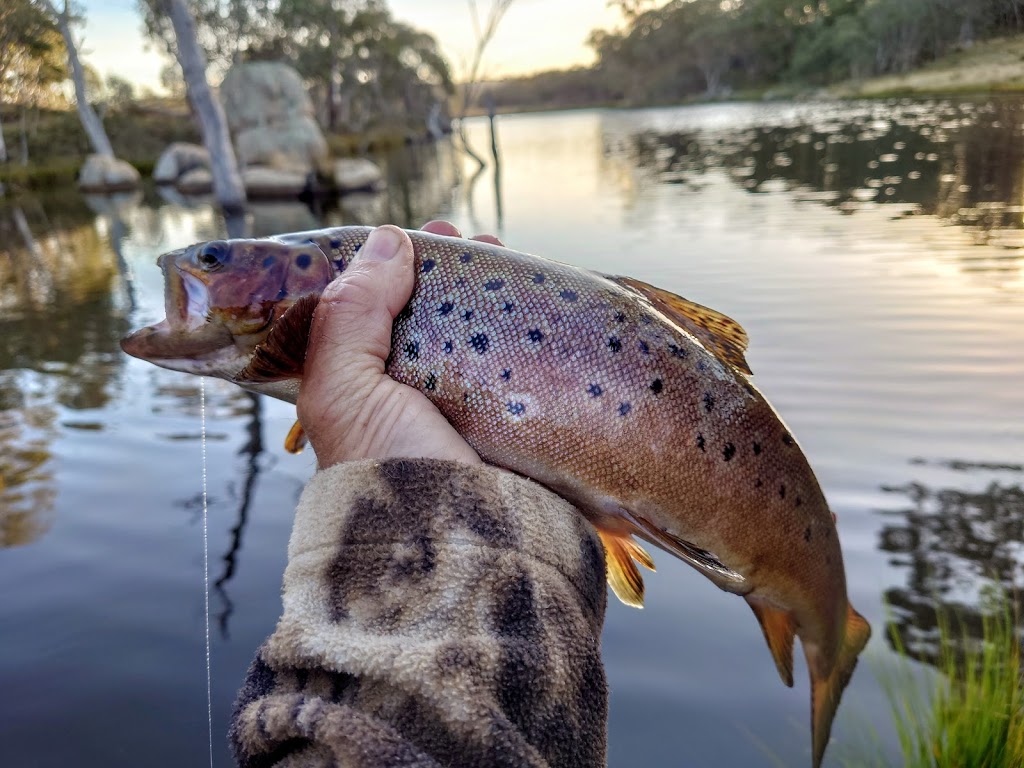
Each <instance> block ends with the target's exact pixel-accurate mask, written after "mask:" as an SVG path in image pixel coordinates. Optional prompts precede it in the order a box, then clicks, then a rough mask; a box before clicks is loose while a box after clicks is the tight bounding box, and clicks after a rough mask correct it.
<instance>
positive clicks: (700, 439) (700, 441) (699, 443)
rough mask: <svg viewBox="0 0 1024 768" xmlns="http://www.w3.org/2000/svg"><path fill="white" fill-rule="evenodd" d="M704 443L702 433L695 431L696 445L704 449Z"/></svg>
mask: <svg viewBox="0 0 1024 768" xmlns="http://www.w3.org/2000/svg"><path fill="white" fill-rule="evenodd" d="M705 445H706V443H705V442H704V435H702V434H700V433H699V432H698V433H697V447H698V448H700V449H701V450H702V451H706V450H707V448H705V447H704V446H705Z"/></svg>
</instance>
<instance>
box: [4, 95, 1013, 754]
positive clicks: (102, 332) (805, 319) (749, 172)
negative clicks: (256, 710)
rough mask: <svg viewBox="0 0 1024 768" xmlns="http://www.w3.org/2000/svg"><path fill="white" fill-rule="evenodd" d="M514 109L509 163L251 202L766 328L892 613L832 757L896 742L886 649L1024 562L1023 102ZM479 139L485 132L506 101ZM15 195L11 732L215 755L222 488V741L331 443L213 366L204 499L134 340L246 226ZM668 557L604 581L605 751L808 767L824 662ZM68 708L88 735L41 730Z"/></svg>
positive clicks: (858, 571) (782, 404)
mask: <svg viewBox="0 0 1024 768" xmlns="http://www.w3.org/2000/svg"><path fill="white" fill-rule="evenodd" d="M499 127H500V141H501V148H502V160H503V162H502V166H501V172H500V174H499V175H498V177H497V178H496V177H495V174H494V173H493V172H492V171H491V170H488V171H486V172H485V173H483V174H482V175H479V176H474V171H475V168H474V167H472V166H471V164H469V163H468V162H460V161H459V159H458V158H457V156H455V155H454V154H453V153H452V152H451V151H450V149H447V148H440V149H439V150H438V151H430V150H429V149H427V150H422V149H421V150H415V151H410V153H408V154H404V155H400V156H396V157H393V158H391V161H390V163H389V166H388V174H389V191H388V193H387V194H385V195H380V196H362V197H354V198H351V199H349V198H346V200H345V201H342V204H341V206H340V207H338V208H335V209H332V210H326V211H319V212H317V213H315V214H314V213H313V212H312V211H310V210H309V209H307V208H305V207H304V206H301V205H297V204H294V205H292V204H273V205H270V204H267V205H262V206H258V207H256V208H254V211H253V213H252V215H251V217H250V220H249V222H248V225H249V226H250V228H251V231H253V232H254V233H257V234H269V233H273V232H280V231H283V230H287V229H291V230H297V229H304V228H308V227H311V226H316V225H317V224H318V222H321V221H323V222H327V223H329V224H332V225H336V224H342V223H370V224H377V223H384V222H388V221H393V222H397V223H399V224H402V225H406V226H416V225H418V224H420V223H422V222H424V221H426V220H427V219H429V218H433V217H442V218H450V219H452V220H453V221H455V222H456V223H457V224H458V225H459V226H461V227H463V228H464V231H466V232H467V233H469V234H472V233H476V232H500V234H501V235H502V236H503V238H504V239H505V241H506V242H507V243H508V244H509V245H510V246H512V247H514V248H518V249H521V250H527V251H533V252H537V253H540V254H543V255H545V256H549V257H551V258H555V259H559V260H562V261H567V262H572V263H575V264H580V265H582V266H586V267H589V268H592V269H596V270H599V271H602V272H607V273H613V274H629V275H633V276H635V277H638V278H640V279H642V280H645V281H648V282H651V283H655V284H657V285H659V286H662V287H664V288H666V289H669V290H672V291H674V292H677V293H679V294H681V295H683V296H686V297H688V298H690V299H693V300H695V301H698V302H700V303H703V304H707V305H710V306H712V307H715V308H716V309H719V310H721V311H723V312H726V313H727V314H729V315H731V316H733V317H734V318H736V319H737V320H738V321H740V322H741V323H742V324H743V325H744V327H745V328H746V329H747V331H748V333H749V335H750V338H751V348H750V350H749V354H748V359H749V361H750V364H751V367H752V368H753V370H754V372H755V375H756V376H755V381H756V382H757V384H758V386H759V387H760V388H761V389H762V391H764V392H765V394H766V395H767V396H768V397H769V399H770V400H771V401H772V402H773V404H774V405H775V406H776V408H777V409H778V410H779V412H780V413H781V414H782V415H783V416H784V418H785V419H786V421H787V423H788V424H789V425H790V427H791V428H792V430H793V433H794V434H795V435H796V436H797V437H798V439H799V440H800V442H801V444H802V445H803V446H804V448H805V450H806V452H807V453H808V455H809V457H810V459H811V462H812V465H813V466H814V467H815V469H816V471H817V473H818V477H819V479H820V480H821V482H822V485H823V487H824V489H825V491H826V494H827V496H828V498H829V500H830V503H831V505H832V507H833V509H834V511H835V512H836V513H837V514H838V516H839V527H840V534H841V537H842V541H843V544H844V553H845V560H846V567H847V572H848V580H849V590H850V595H851V601H852V602H853V604H854V605H855V606H856V607H857V609H858V610H860V611H861V612H862V613H864V614H865V615H866V616H867V617H868V618H869V619H870V620H871V621H872V623H873V625H874V628H875V633H874V637H873V639H872V642H871V645H870V646H869V650H868V652H867V659H868V660H867V662H866V663H864V664H862V665H861V667H860V668H859V670H858V672H857V674H856V675H855V676H854V679H853V683H852V684H851V687H850V690H849V691H848V693H847V696H846V698H845V700H844V704H843V706H842V708H841V709H840V713H839V718H838V720H837V724H836V729H835V739H836V741H837V743H838V744H839V745H840V746H841V747H842V749H834V750H833V751H832V752H831V753H830V755H829V758H828V760H827V762H828V763H829V764H830V765H833V766H835V765H839V764H841V763H840V755H847V756H849V755H851V754H853V755H856V750H857V749H858V748H865V749H869V748H873V747H871V746H870V744H868V743H867V742H869V741H870V740H872V739H874V740H877V741H878V742H879V743H880V744H881V748H883V749H888V750H889V751H890V754H894V749H895V740H894V735H893V733H892V728H891V725H890V724H889V717H888V710H887V704H886V702H885V697H884V694H883V693H882V691H881V689H880V687H879V685H878V683H877V680H876V679H875V674H877V673H878V672H879V671H884V670H885V669H886V668H888V667H889V666H891V664H892V663H893V655H892V652H891V648H890V645H889V641H888V639H887V638H888V635H889V632H888V629H887V627H891V628H892V629H893V630H894V631H896V632H897V633H898V634H899V636H900V637H901V638H903V641H904V643H905V644H906V645H907V647H908V648H910V649H911V651H912V652H913V653H914V655H915V656H916V657H917V658H920V659H921V660H922V661H923V662H926V663H927V662H929V661H930V660H933V659H934V656H933V654H934V631H935V626H936V613H935V612H936V609H937V608H939V607H949V606H961V607H963V608H964V609H965V610H967V611H968V612H974V614H976V609H977V599H978V595H979V592H980V590H981V589H982V588H983V586H984V585H985V584H986V583H989V582H990V581H992V580H995V581H999V582H1000V583H1002V584H1004V585H1019V584H1020V583H1021V577H1022V575H1024V574H1022V572H1021V567H1022V560H1021V557H1022V551H1024V527H1022V526H1024V523H1022V520H1024V507H1022V498H1024V497H1022V494H1024V491H1022V487H1024V466H1022V465H1024V418H1022V417H1024V388H1022V387H1021V385H1020V382H1021V381H1024V355H1022V354H1021V351H1022V350H1024V220H1022V217H1024V136H1022V133H1024V104H1022V103H1021V102H1020V101H1017V100H1012V99H1007V100H997V101H991V102H989V101H982V102H977V103H971V102H954V101H945V100H940V101H926V102H925V101H922V102H915V101H910V100H905V101H899V102H870V103H869V102H865V103H852V104H813V103H812V104H726V105H714V106H700V107H691V108H676V109H651V110H639V111H581V112H568V113H556V114H547V115H520V116H509V117H505V118H502V119H501V120H500V121H499ZM470 140H471V141H472V142H473V143H474V146H476V147H477V148H484V147H487V146H489V137H488V136H487V133H486V123H485V122H473V123H472V124H471V126H470ZM20 205H21V206H22V209H23V212H24V216H25V217H26V219H27V220H28V222H29V224H30V226H31V227H32V231H33V232H34V233H35V243H34V244H32V243H24V242H23V241H22V240H21V239H20V235H19V234H18V232H17V230H15V229H14V228H12V225H11V224H10V223H9V218H10V217H9V216H8V215H7V214H8V213H9V212H8V211H0V227H3V229H2V230H0V233H2V234H3V236H4V238H3V240H0V242H3V243H5V244H14V245H13V246H11V245H5V246H3V247H4V248H6V250H0V445H2V451H0V480H2V482H0V504H2V505H3V506H2V507H0V545H2V546H3V547H4V549H3V550H0V579H2V580H3V583H5V584H17V585H19V588H18V589H14V590H8V591H7V592H6V593H5V594H4V596H3V597H2V598H0V633H2V636H3V637H4V639H5V651H6V652H5V654H4V655H3V657H2V658H0V686H2V687H3V689H4V691H5V693H6V696H7V698H8V700H10V701H18V702H20V705H19V708H18V710H17V711H15V712H11V713H10V717H5V718H4V721H5V722H4V725H3V726H2V729H3V730H2V733H3V736H4V743H5V750H6V749H7V745H13V749H14V753H13V757H12V758H11V759H12V760H13V761H14V762H13V763H12V764H20V763H24V762H25V760H32V761H34V762H33V763H32V764H34V765H41V766H49V765H54V766H56V765H64V764H66V762H67V761H68V759H70V758H69V755H70V754H71V753H70V752H68V751H67V750H69V749H72V748H73V745H75V744H78V745H81V744H83V743H89V744H90V745H95V751H94V752H93V754H95V755H96V758H95V759H96V760H97V761H101V760H108V761H113V762H116V761H117V760H119V759H122V760H123V759H125V758H124V757H123V756H124V755H132V756H133V757H132V759H131V760H130V762H131V761H134V762H138V761H139V760H140V759H142V760H144V761H145V762H147V764H151V765H167V766H172V765H175V766H177V765H185V764H195V763H196V762H197V761H200V760H205V754H206V751H207V749H208V745H207V743H206V735H207V734H206V730H207V728H206V727H204V726H206V725H207V724H206V723H204V718H203V712H202V708H201V707H198V706H196V702H201V701H202V695H203V693H204V685H205V682H206V681H205V679H204V676H203V658H204V654H205V649H204V616H205V611H204V609H203V608H204V606H203V601H201V600H200V599H199V596H198V595H197V594H196V589H195V584H196V580H197V578H199V575H200V574H202V573H203V561H204V554H203V549H202V544H203V536H202V528H203V523H204V506H208V509H209V532H208V533H209V547H210V550H211V552H210V560H209V566H210V573H209V586H208V595H209V600H210V605H209V610H210V612H211V613H210V621H211V624H212V625H213V626H212V632H213V633H212V636H211V642H212V644H213V646H214V648H213V654H214V655H215V656H216V659H217V670H216V671H217V675H216V678H215V679H214V680H213V681H212V691H211V699H210V703H211V706H212V717H213V722H212V726H210V727H212V729H213V732H214V733H215V734H224V733H225V731H226V728H227V718H228V716H229V713H230V707H231V702H232V699H233V697H234V694H235V691H236V689H237V686H238V684H239V683H240V682H241V680H242V678H243V675H244V671H245V668H246V666H247V665H248V662H249V660H250V659H251V655H252V653H253V651H254V649H255V648H256V646H257V645H258V644H259V643H260V642H261V641H262V639H263V638H265V637H266V635H267V634H268V633H269V632H270V631H271V629H272V628H273V625H274V623H275V621H276V619H277V616H278V612H279V610H280V602H279V589H280V579H281V574H282V572H283V568H284V558H285V547H286V543H287V537H288V533H289V529H290V525H291V514H292V510H293V508H294V504H295V502H296V499H297V497H298V493H299V492H300V490H301V487H302V484H303V482H304V481H305V480H306V478H308V476H309V475H310V474H311V473H312V471H313V469H314V461H313V459H312V457H310V456H309V455H308V454H307V455H302V456H299V457H294V456H290V455H287V454H285V453H284V452H283V451H282V450H281V445H282V442H283V438H284V435H285V433H286V432H287V430H288V428H289V426H290V424H291V420H292V418H293V409H291V408H290V407H287V406H285V405H284V404H281V403H278V402H271V401H261V400H258V399H256V398H253V397H251V396H249V395H246V394H244V393H242V392H241V391H240V390H238V389H237V388H234V387H232V386H230V385H227V384H225V383H223V382H216V381H211V382H207V384H206V393H205V395H206V402H205V406H206V411H207V412H208V415H209V428H208V429H209V431H208V433H207V434H206V437H207V454H208V459H209V495H208V497H207V495H206V494H205V491H204V488H203V484H202V483H201V482H200V478H198V477H197V476H196V473H195V466H196V461H197V455H198V453H199V452H200V451H201V447H200V438H201V436H202V434H203V431H204V429H205V428H202V429H200V430H199V431H197V430H196V423H197V422H196V419H197V417H199V415H200V411H201V410H202V403H201V397H202V393H201V390H200V384H199V382H198V381H197V380H195V379H194V378H190V377H187V376H184V375H179V374H174V373H171V372H168V371H163V370H160V369H157V368H154V367H152V366H148V365H145V364H142V363H139V362H138V361H136V360H129V359H127V358H125V357H124V356H123V355H122V354H121V353H120V350H119V348H118V346H117V340H118V338H119V337H120V336H122V335H123V334H124V333H125V332H126V331H127V330H128V328H130V327H138V326H139V325H142V324H145V323H149V322H153V321H155V320H157V319H159V318H160V317H162V316H163V280H162V276H161V275H160V272H159V270H157V269H156V268H155V266H154V264H153V262H154V259H155V257H156V255H157V254H159V253H161V252H163V251H167V250H171V249H174V248H178V247H181V246H184V245H187V244H189V243H191V242H193V241H196V240H201V239H209V238H213V237H220V236H223V233H224V230H223V222H221V221H219V219H218V218H217V217H216V216H215V215H214V214H213V212H212V210H211V208H210V207H209V206H208V205H205V204H203V203H201V202H200V203H195V202H189V201H182V200H176V201H170V202H168V201H164V200H162V199H161V198H160V197H159V196H158V195H157V194H156V193H154V192H152V191H147V192H146V193H145V195H137V196H135V197H131V196H129V197H127V198H124V199H120V200H118V201H116V204H115V203H111V202H109V201H107V202H103V201H95V200H91V201H86V200H83V199H81V198H80V197H78V196H76V195H73V196H71V197H70V198H68V197H67V196H64V197H60V198H54V199H48V198H45V197H44V198H41V199H29V200H25V201H22V202H21V203H20ZM318 217H319V218H318ZM751 513H752V514H757V511H756V510H752V511H751ZM657 561H658V573H657V574H656V575H653V576H652V577H651V578H649V579H648V608H647V609H646V610H644V611H642V612H640V611H633V610H629V609H626V608H623V607H622V606H619V605H618V604H616V603H614V602H610V603H609V611H608V619H607V623H606V627H605V634H604V656H605V661H606V664H607V668H608V674H609V679H610V682H611V685H612V702H611V707H612V719H611V723H610V756H611V764H612V765H616V766H628V765H635V764H636V763H637V761H638V760H642V761H643V762H645V763H647V764H651V765H676V764H679V763H680V762H681V761H685V764H686V765H691V766H705V765H706V766H722V765H743V766H746V765H762V764H768V763H770V762H771V760H773V759H777V761H781V762H782V763H783V764H787V765H803V764H806V763H807V761H808V756H809V741H808V728H807V716H808V713H807V680H806V674H805V672H804V670H803V669H799V670H798V673H797V681H796V685H795V687H794V689H793V690H787V689H785V688H784V687H783V686H781V685H780V684H779V681H778V679H777V675H776V672H775V668H774V665H773V664H772V663H771V660H770V658H769V655H768V653H767V651H766V650H765V648H764V647H763V641H762V638H761V636H760V631H759V630H758V628H757V626H756V622H755V621H754V619H753V617H752V616H751V615H750V612H749V610H748V609H747V608H746V606H744V605H743V604H742V601H740V600H736V599H735V598H732V597H729V596H727V595H724V594H722V593H721V592H719V591H718V590H716V589H715V588H714V587H712V586H711V585H710V584H709V583H708V582H707V581H705V580H704V579H702V578H701V577H699V576H698V575H697V574H695V573H694V572H692V571H690V570H689V569H687V568H686V567H684V566H683V565H681V564H680V563H678V562H676V561H674V560H672V559H671V558H668V557H666V556H661V555H659V556H657ZM885 603H888V606H889V608H888V612H887V609H886V608H885V607H884V604H885ZM798 666H799V665H798ZM922 669H924V667H922ZM40 675H43V676H45V677H46V678H47V680H48V681H49V683H48V688H47V691H46V693H45V695H43V694H41V692H40V690H39V687H38V679H39V676H40ZM86 698H87V699H88V701H89V702H90V706H89V707H87V708H85V709H84V710H83V708H81V707H80V706H77V705H76V702H80V701H82V700H84V699H86ZM54 727H59V728H60V729H61V731H62V733H64V734H65V735H66V738H64V739H61V740H54V739H52V738H47V734H50V733H52V732H53V729H54ZM871 733H874V735H873V736H868V735H866V734H871ZM215 744H216V746H215V749H216V751H217V755H216V759H217V762H218V763H219V762H223V761H226V760H227V759H228V756H227V754H226V753H225V747H224V741H223V739H222V738H221V737H220V736H215ZM680 744H685V750H684V751H683V752H682V753H681V752H680ZM105 749H107V750H110V752H109V754H107V753H103V754H101V753H102V751H103V750H105ZM75 754H77V753H75ZM30 755H31V757H29V756H30ZM143 755H144V756H145V757H144V758H143V757H142V756H143ZM769 756H771V757H769ZM22 758H24V759H22ZM19 761H20V763H19Z"/></svg>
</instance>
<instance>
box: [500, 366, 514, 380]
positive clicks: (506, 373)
mask: <svg viewBox="0 0 1024 768" xmlns="http://www.w3.org/2000/svg"><path fill="white" fill-rule="evenodd" d="M501 378H503V379H504V380H505V381H508V380H509V379H511V378H512V369H511V368H506V369H505V370H504V371H502V372H501Z"/></svg>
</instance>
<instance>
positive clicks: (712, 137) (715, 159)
mask: <svg viewBox="0 0 1024 768" xmlns="http://www.w3.org/2000/svg"><path fill="white" fill-rule="evenodd" d="M712 117H714V119H712ZM780 117H781V119H780ZM648 122H649V123H651V124H653V125H652V126H651V127H646V128H644V129H643V130H639V131H636V130H635V129H634V130H633V132H625V131H623V130H621V127H620V126H618V125H617V123H616V122H615V121H614V120H613V121H612V122H611V125H610V126H609V127H608V129H607V130H606V136H605V140H604V151H605V154H606V156H607V157H608V158H610V159H612V160H614V159H616V158H617V159H619V160H620V161H625V162H628V163H630V164H635V165H636V166H637V167H639V168H640V169H642V170H644V171H645V172H647V174H648V175H649V177H650V178H652V179H653V180H654V181H655V182H657V183H663V184H674V185H681V186H683V187H685V188H688V189H691V190H699V189H700V188H701V186H702V185H703V184H704V183H705V182H706V176H707V174H708V173H709V172H710V171H712V170H715V169H722V170H724V171H725V172H726V173H727V174H728V177H729V178H730V179H732V181H733V182H734V183H735V184H737V185H738V186H740V187H742V188H743V189H746V190H748V191H749V192H751V193H754V194H757V193H767V192H778V191H790V192H793V193H794V194H795V196H796V198H797V199H799V200H809V201H815V202H818V203H821V204H823V205H827V206H832V207H835V208H838V209H839V210H840V211H842V212H844V213H847V214H854V213H856V212H857V211H858V210H860V209H862V208H865V207H870V206H874V205H886V206H891V207H892V208H893V215H895V216H909V215H919V214H929V215H934V216H937V217H939V218H941V219H943V220H944V221H948V222H949V223H952V224H957V225H959V226H961V227H963V228H965V229H966V230H967V231H968V232H969V233H970V235H971V236H972V238H973V241H974V242H975V243H976V244H991V245H994V246H996V247H998V248H999V249H1001V252H990V253H984V254H982V253H979V254H973V255H972V254H969V253H964V254H963V255H962V257H961V260H962V269H963V270H964V271H990V272H997V273H998V272H1002V273H1009V274H1016V273H1018V272H1019V270H1020V269H1021V260H1022V258H1024V232H1022V227H1024V222H1022V213H1024V128H1022V126H1024V104H1022V103H1021V102H1020V101H1018V100H1010V99H1007V100H998V99H997V100H992V101H987V102H983V103H975V102H971V101H961V102H949V101H932V102H912V101H904V102H888V103H886V102H871V103H865V104H862V105H859V106H858V105H841V106H836V105H834V104H820V105H809V106H807V107H803V108H801V107H794V108H793V109H792V110H791V111H790V112H789V114H788V115H781V116H780V115H779V114H778V111H776V112H772V113H771V116H770V120H768V121H767V124H764V125H758V124H757V114H756V111H755V112H754V113H753V114H752V115H744V119H737V120H734V121H732V123H731V124H730V123H728V122H727V123H726V124H725V125H722V122H721V117H720V115H719V114H715V115H713V116H712V115H710V114H709V115H708V116H706V119H703V120H702V119H701V116H700V113H699V112H698V113H697V114H695V115H690V116H688V117H687V119H685V120H682V121H678V120H677V121H675V122H676V123H679V122H682V123H683V125H684V127H677V126H672V125H665V124H663V123H668V122H669V121H667V120H665V121H661V120H659V119H658V116H657V115H654V116H652V117H651V118H650V119H649V120H648Z"/></svg>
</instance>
